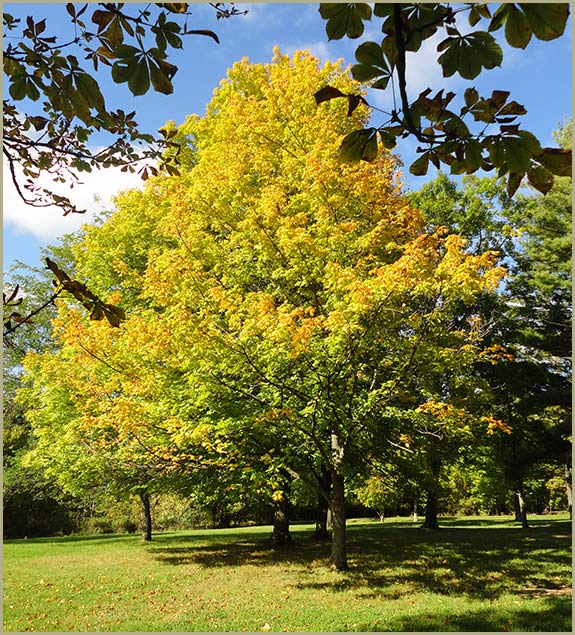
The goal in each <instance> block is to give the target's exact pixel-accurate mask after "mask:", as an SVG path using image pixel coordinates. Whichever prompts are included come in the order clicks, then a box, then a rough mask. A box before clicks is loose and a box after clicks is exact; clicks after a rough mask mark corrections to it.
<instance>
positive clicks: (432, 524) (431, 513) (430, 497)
mask: <svg viewBox="0 0 575 635" xmlns="http://www.w3.org/2000/svg"><path fill="white" fill-rule="evenodd" d="M430 466H431V473H432V475H433V482H432V484H431V487H429V488H428V489H427V501H426V504H425V522H424V523H423V525H422V527H423V528H424V529H439V523H438V522H437V507H438V491H437V490H438V488H439V468H440V466H441V464H440V463H439V461H437V460H432V461H431V463H430Z"/></svg>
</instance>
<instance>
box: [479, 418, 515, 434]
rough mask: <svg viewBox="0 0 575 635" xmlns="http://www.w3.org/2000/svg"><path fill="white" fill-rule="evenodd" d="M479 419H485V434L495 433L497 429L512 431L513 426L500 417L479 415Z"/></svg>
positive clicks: (505, 431)
mask: <svg viewBox="0 0 575 635" xmlns="http://www.w3.org/2000/svg"><path fill="white" fill-rule="evenodd" d="M481 421H485V423H487V434H489V435H493V434H495V432H496V431H497V430H499V431H500V432H504V433H505V434H511V433H512V432H513V428H512V427H511V426H510V425H508V424H506V423H505V422H504V421H501V420H500V419H495V418H494V417H481Z"/></svg>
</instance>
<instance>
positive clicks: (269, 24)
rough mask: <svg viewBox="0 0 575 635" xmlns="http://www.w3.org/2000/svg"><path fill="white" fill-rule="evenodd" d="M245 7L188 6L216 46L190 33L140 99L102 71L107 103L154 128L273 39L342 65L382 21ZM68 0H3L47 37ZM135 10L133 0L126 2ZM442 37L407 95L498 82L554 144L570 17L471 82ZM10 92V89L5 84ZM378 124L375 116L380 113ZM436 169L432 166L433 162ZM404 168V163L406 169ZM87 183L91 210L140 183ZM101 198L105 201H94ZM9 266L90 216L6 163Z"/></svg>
mask: <svg viewBox="0 0 575 635" xmlns="http://www.w3.org/2000/svg"><path fill="white" fill-rule="evenodd" d="M237 6H238V7H239V8H241V9H243V8H247V9H248V10H249V13H248V14H247V15H246V16H238V17H234V18H231V19H229V20H220V21H216V19H215V17H214V12H213V10H212V9H211V8H210V7H209V6H207V5H206V4H205V3H194V4H193V5H192V6H191V10H192V13H193V16H194V20H193V21H192V22H191V23H190V27H191V28H197V29H213V30H214V31H215V32H216V33H217V34H218V37H219V39H220V44H219V45H218V44H217V43H215V42H214V41H213V40H212V39H211V38H208V37H199V36H190V37H188V38H187V39H185V41H184V48H183V51H181V52H178V53H177V55H174V56H173V57H172V58H171V60H170V61H173V63H175V64H176V65H177V66H178V67H179V70H178V73H177V74H176V76H175V78H174V82H173V83H174V89H175V90H174V94H173V95H170V96H166V95H159V94H154V93H149V94H147V95H145V96H143V97H138V98H134V97H133V96H132V95H131V94H130V93H129V91H128V90H127V88H125V87H124V86H116V85H114V84H113V83H112V81H111V79H109V77H107V76H105V75H103V76H102V78H101V80H100V84H101V87H102V90H103V92H104V94H105V95H106V99H107V102H108V105H109V106H112V107H114V108H123V109H124V110H126V111H131V110H136V112H137V116H136V118H137V120H138V121H139V123H140V124H141V126H142V128H144V129H146V130H148V131H156V130H157V129H158V128H160V127H162V126H163V125H164V124H165V122H166V121H167V120H173V121H175V122H176V123H178V124H179V123H181V122H182V121H183V120H184V119H185V118H186V116H187V115H189V114H191V113H198V114H200V115H201V114H203V112H204V110H205V107H206V104H207V103H208V102H209V100H210V98H211V96H212V92H213V90H214V89H215V88H216V87H217V86H218V84H219V82H220V80H221V79H222V78H224V77H225V74H226V69H227V68H229V67H230V66H231V65H232V64H233V62H234V61H236V60H239V59H241V58H243V57H248V58H249V60H250V61H252V62H254V63H265V62H269V61H270V59H271V57H272V49H273V47H274V45H277V46H279V48H280V50H281V52H282V53H288V54H291V53H293V52H294V51H296V50H303V49H308V50H310V51H311V52H312V53H313V54H315V55H316V56H318V57H319V58H320V59H321V60H322V61H326V60H327V59H332V60H333V59H339V58H343V60H344V62H345V63H349V64H352V63H354V51H355V49H356V47H357V46H358V44H360V43H361V42H362V41H366V40H375V41H377V40H378V39H379V32H378V29H379V26H380V21H379V19H375V20H374V21H373V23H372V25H369V26H368V27H367V29H366V32H365V34H364V36H363V37H362V38H361V39H360V40H353V41H352V40H349V39H347V38H346V39H344V40H340V41H333V42H328V40H327V36H326V35H325V22H324V20H322V19H321V17H320V15H319V12H318V7H319V4H317V3H290V4H288V3H255V4H246V3H237ZM64 7H65V3H51V4H32V3H29V4H28V3H17V4H10V3H5V4H4V7H3V8H4V11H5V12H8V13H11V14H12V15H14V16H17V17H22V18H25V17H26V16H27V15H32V16H34V17H35V19H39V18H40V17H46V20H47V29H46V33H47V34H48V35H50V34H55V35H61V36H65V35H66V34H69V29H70V25H69V18H68V14H67V13H66V11H65V8H64ZM127 8H129V5H128V6H127ZM443 37H444V36H443V35H440V36H439V37H438V38H435V39H432V40H430V41H428V42H426V43H425V44H424V47H423V49H422V50H421V51H420V52H419V53H418V54H416V55H415V56H414V57H413V62H412V63H410V62H411V60H409V59H408V77H407V80H408V92H409V94H410V96H413V97H415V96H417V94H418V93H419V92H420V91H421V90H423V89H424V88H426V87H427V86H430V87H431V88H432V89H433V90H434V91H437V90H439V89H441V88H445V89H449V90H454V91H455V92H458V91H462V90H463V89H464V88H466V87H467V86H469V85H473V86H475V87H476V88H477V90H478V91H479V93H480V95H485V96H487V95H489V94H491V91H492V90H494V89H500V90H510V91H511V98H510V99H515V100H516V101H518V102H519V103H521V104H523V105H524V106H525V107H526V108H527V111H528V114H527V115H526V116H525V117H523V118H522V127H523V128H525V129H527V130H530V131H532V132H534V133H535V134H536V135H537V136H538V137H539V139H540V140H541V142H542V144H543V145H549V146H554V145H556V144H555V143H554V141H553V139H552V136H551V132H552V130H553V129H555V128H556V127H557V124H558V123H560V122H561V121H562V120H563V119H564V117H565V116H569V115H570V114H571V108H572V89H571V64H572V50H571V24H569V25H568V27H567V29H566V33H565V34H564V35H563V37H562V38H560V39H558V40H555V41H552V42H540V41H539V40H533V41H532V42H531V43H530V45H529V46H528V47H527V49H526V51H520V50H515V49H512V48H510V47H508V46H507V45H505V44H503V45H502V46H503V50H504V60H503V66H502V67H501V68H498V69H495V70H493V71H488V72H484V73H483V74H482V75H480V76H479V77H478V78H477V79H476V80H475V81H473V82H471V83H469V82H465V81H464V80H461V79H460V78H458V77H456V78H449V79H447V80H446V79H444V78H443V77H442V76H441V69H440V67H439V65H437V64H436V63H435V59H436V52H435V47H436V46H437V44H438V42H439V41H441V39H443ZM5 90H7V88H6V87H5ZM386 99H388V96H387V93H385V94H384V96H383V97H382V96H381V95H379V94H378V95H377V97H376V98H374V100H373V103H374V105H377V106H380V107H381V106H384V105H385V100H386ZM374 123H377V118H376V119H374ZM415 148H416V143H415V142H413V141H412V140H409V139H408V140H405V141H403V142H402V143H401V144H400V145H399V146H398V148H397V152H398V154H399V155H400V156H401V157H402V158H403V160H404V162H405V164H406V166H407V165H409V163H410V162H411V161H413V160H414V158H415V157H416V155H415ZM432 170H433V168H432ZM405 171H406V172H407V167H406V170H405ZM434 174H435V172H434V171H433V172H432V171H430V173H429V174H428V176H427V177H417V178H416V177H409V178H408V177H407V176H406V186H407V187H409V188H411V189H418V188H419V187H420V186H421V185H422V184H423V183H424V182H425V181H426V180H428V179H430V178H433V176H434ZM83 180H84V186H83V187H81V188H76V189H75V190H74V191H73V196H74V197H77V199H73V200H77V202H78V204H79V205H83V206H88V208H89V211H90V213H92V212H97V211H98V210H99V209H102V208H107V207H109V206H110V205H111V203H110V196H112V195H114V194H115V193H116V192H118V191H119V190H121V189H125V188H126V187H134V186H137V185H138V180H137V178H135V177H131V178H127V177H124V176H123V175H121V174H120V173H119V172H114V173H112V172H110V171H101V172H98V173H93V174H92V175H88V176H86V177H84V178H83ZM96 197H97V198H98V199H99V201H100V202H97V200H96ZM3 208H4V210H3V218H4V221H3V227H4V241H3V247H4V248H3V266H4V271H7V270H8V268H9V267H10V265H11V264H12V263H13V261H14V260H16V259H17V260H20V261H23V262H25V263H27V264H30V265H33V266H37V265H39V263H40V248H41V247H42V246H46V245H48V244H56V242H57V237H58V236H60V235H62V234H64V233H67V232H70V231H73V230H75V229H76V228H78V227H79V226H80V225H81V224H82V223H83V222H86V221H88V220H89V216H88V217H86V216H83V217H80V216H75V217H71V216H67V217H62V213H61V212H60V211H59V210H47V209H33V208H28V207H26V206H25V205H24V204H22V203H21V202H20V201H19V200H18V199H17V197H16V196H15V195H14V192H13V191H12V188H10V183H9V176H8V175H7V174H6V171H5V170H4V204H3Z"/></svg>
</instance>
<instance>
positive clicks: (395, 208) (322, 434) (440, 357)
mask: <svg viewBox="0 0 575 635" xmlns="http://www.w3.org/2000/svg"><path fill="white" fill-rule="evenodd" d="M327 84H329V85H331V86H336V87H337V88H339V89H340V90H341V91H342V92H345V93H346V94H348V93H353V92H357V90H359V89H360V86H359V85H358V84H357V83H356V82H354V81H353V80H352V79H351V78H350V76H349V73H348V71H347V70H345V69H344V68H342V66H341V64H339V63H335V64H334V63H327V64H325V65H323V66H321V65H320V63H319V61H318V60H317V59H316V58H314V57H313V56H312V55H310V54H309V53H305V52H304V53H296V54H295V55H294V56H293V57H289V56H286V55H282V54H281V53H280V52H279V51H278V50H276V51H275V52H274V57H273V60H272V62H271V63H269V64H251V63H249V61H248V60H242V61H240V62H238V63H236V64H235V65H234V66H233V67H232V68H231V69H230V70H229V72H228V75H227V77H226V78H225V79H224V80H223V81H222V82H221V84H220V86H219V88H218V89H217V90H216V91H215V93H214V97H213V99H212V101H211V102H210V104H209V106H208V108H207V111H206V113H205V115H204V116H203V117H199V116H191V117H189V118H188V120H187V121H186V122H185V123H184V124H183V125H182V126H180V127H179V128H178V129H177V133H176V134H177V137H178V138H179V139H180V140H185V141H186V143H187V151H186V152H185V153H184V157H185V163H186V166H187V168H186V170H185V171H183V173H182V174H181V175H179V176H173V177H158V178H154V179H152V180H151V181H150V183H149V185H148V187H147V190H146V192H145V193H144V194H143V195H137V196H135V195H133V194H128V195H126V197H124V199H122V198H120V200H119V203H118V205H119V210H120V211H119V213H118V214H116V215H113V216H112V217H111V218H110V219H109V220H108V221H107V222H106V223H104V225H103V226H102V227H101V228H99V229H98V230H96V231H93V232H91V233H90V234H89V240H88V241H87V242H86V243H85V245H84V250H83V251H82V249H80V250H79V252H78V253H79V258H80V260H82V258H84V268H83V269H82V265H80V269H81V270H83V271H84V273H85V275H86V276H88V277H89V276H90V275H92V276H93V277H94V278H95V279H98V278H99V279H100V282H101V285H100V286H99V287H98V285H96V290H97V291H99V292H101V291H102V290H103V288H104V287H106V285H108V287H110V286H111V284H110V280H112V281H114V282H115V284H114V285H113V286H114V294H115V295H113V296H110V298H109V301H112V300H113V301H114V303H115V304H122V303H124V305H125V304H126V303H127V304H128V306H125V308H126V312H127V316H128V319H127V320H126V321H125V322H124V323H123V324H122V325H121V326H120V327H119V328H118V329H112V328H111V327H109V326H107V325H105V324H99V325H94V324H88V323H87V322H85V321H84V322H83V323H82V324H80V322H79V321H78V320H70V319H68V320H66V319H64V320H62V321H61V323H60V328H61V329H63V330H64V332H65V333H67V335H65V338H66V342H67V346H68V349H67V350H68V351H72V350H73V351H75V354H77V356H78V357H77V363H79V364H80V363H84V362H85V361H86V360H87V358H86V355H85V353H82V352H81V351H82V349H85V348H89V350H90V351H91V352H92V353H93V355H91V356H90V364H92V362H94V363H96V362H98V358H99V360H100V361H99V363H100V365H101V366H102V365H104V366H105V364H104V363H103V362H102V360H104V362H106V363H107V364H108V365H109V366H114V367H115V368H118V367H119V371H120V372H114V371H113V370H110V368H108V370H107V371H106V372H105V374H106V376H107V379H106V381H110V382H116V384H117V386H116V388H115V389H114V391H113V392H112V393H111V394H112V399H111V400H108V402H107V403H108V406H107V409H106V412H105V413H104V412H102V408H101V407H100V408H98V404H94V403H92V405H91V406H90V408H89V410H90V412H92V413H93V419H92V421H93V425H95V426H99V428H100V429H103V428H105V425H112V426H116V428H117V430H119V432H117V433H118V434H126V435H127V437H128V438H131V439H133V438H134V437H135V435H136V434H141V432H142V431H135V430H134V426H140V427H142V428H143V429H145V430H147V434H149V433H150V431H151V430H153V426H159V428H161V431H162V433H161V434H160V435H158V434H152V435H151V438H152V439H153V443H158V444H159V446H161V447H162V448H163V449H162V452H163V456H164V458H165V460H166V462H167V464H169V465H173V461H174V460H175V458H174V457H176V456H178V453H181V455H182V456H186V457H188V459H187V460H188V461H189V463H190V464H193V461H191V460H190V456H192V455H193V456H194V460H195V459H197V458H198V457H197V454H198V453H199V454H201V453H202V448H203V450H204V451H205V452H207V453H211V456H213V455H214V454H216V455H219V456H221V457H224V458H225V456H226V455H230V456H232V455H233V461H234V462H235V463H237V461H238V451H237V448H238V447H245V446H246V445H249V443H250V441H249V440H250V439H257V443H258V445H257V447H259V448H260V453H261V454H262V456H265V460H266V461H271V462H275V464H276V465H277V468H278V470H280V469H281V470H282V471H283V472H282V473H283V474H289V475H290V476H291V477H292V478H293V477H295V478H302V479H307V480H309V481H311V482H313V481H314V478H315V476H317V474H319V473H320V472H321V470H322V469H324V470H325V469H327V470H329V471H330V473H331V483H332V488H331V494H330V506H331V509H332V519H333V540H332V555H331V559H332V564H333V566H334V567H336V568H338V569H345V568H346V567H347V555H346V538H345V479H346V476H347V475H348V474H351V473H353V471H354V470H358V469H361V466H362V461H364V460H365V459H366V457H368V456H369V455H370V453H373V452H374V451H377V452H381V451H382V447H383V446H384V445H385V443H384V442H385V441H387V440H388V441H389V442H390V443H395V442H396V441H397V439H398V438H399V437H400V435H401V434H403V433H404V432H405V430H404V429H403V427H404V426H405V425H406V423H405V422H406V421H408V420H409V413H410V412H415V411H416V409H417V408H418V407H420V406H421V405H422V404H425V403H428V402H430V401H432V400H435V401H438V402H442V403H444V402H446V403H448V402H449V400H450V395H451V394H452V392H453V386H452V385H451V384H452V383H453V382H455V380H456V378H457V377H459V376H461V375H463V374H465V373H468V372H469V369H470V365H471V364H472V362H473V360H474V359H475V357H476V356H477V355H478V354H479V353H480V340H481V334H482V325H481V324H480V323H479V321H478V319H477V317H476V316H473V315H472V319H468V318H467V317H465V316H464V315H463V314H462V313H461V311H460V309H461V307H462V306H465V305H468V306H471V305H472V304H473V302H474V301H475V300H476V298H477V297H478V296H479V295H480V294H482V293H489V292H490V291H492V290H494V289H495V288H496V286H497V285H498V283H499V281H500V279H501V277H502V276H503V275H504V271H503V269H502V268H500V267H497V266H496V260H497V255H496V254H494V253H491V252H489V253H485V254H482V255H479V256H477V255H469V254H467V253H466V251H465V243H464V241H463V240H462V239H460V238H459V237H458V236H455V235H448V234H447V232H445V231H443V230H442V229H440V230H438V231H436V232H434V233H427V232H426V230H425V226H424V222H423V219H422V217H421V215H420V213H419V212H418V211H417V210H415V209H413V208H412V207H410V206H409V205H408V204H407V203H406V201H405V199H404V197H403V196H402V191H401V174H400V172H399V170H398V160H397V158H395V157H394V156H393V155H391V154H389V153H383V154H381V155H379V156H378V157H377V158H376V159H375V160H374V161H373V162H370V163H356V164H349V163H345V162H341V161H340V160H339V159H338V153H337V149H338V147H339V145H340V143H341V139H342V137H343V136H344V135H346V134H348V133H349V132H350V131H352V130H354V129H358V128H359V127H361V126H362V125H365V123H366V121H367V119H368V117H369V112H368V110H367V108H366V107H365V105H362V104H360V105H359V106H357V104H353V106H354V109H353V114H352V116H348V112H347V110H348V106H347V105H346V104H345V103H342V100H334V101H331V102H327V103H323V104H321V105H320V106H319V107H317V106H316V103H315V101H314V99H313V94H314V92H316V91H317V90H318V89H320V88H321V87H322V86H325V85H327ZM356 106H357V107H356ZM122 201H124V203H123V202H122ZM126 201H129V205H127V204H126ZM140 214H142V215H143V217H144V218H145V219H147V222H148V221H150V223H151V225H150V229H149V230H148V231H146V232H144V233H145V236H142V235H140V234H139V232H138V230H137V228H136V225H137V219H138V217H139V215H140ZM150 219H151V220H150ZM127 227H131V228H132V229H130V230H129V231H127V229H126V228H127ZM150 236H153V240H150ZM137 241H143V244H145V248H142V249H139V250H138V248H137ZM88 243H89V247H86V245H88ZM106 244H108V245H109V247H110V249H111V250H112V253H113V257H112V258H108V260H107V261H106V262H105V264H104V261H105V252H106V250H105V249H103V248H102V246H103V245H106ZM122 245H123V246H122ZM128 247H129V248H128ZM98 253H99V254H100V256H99V259H98V258H96V259H94V256H93V254H98ZM90 254H92V256H90ZM130 254H131V255H130ZM88 262H89V263H90V264H89V266H87V265H86V263H88ZM96 262H100V264H101V265H102V267H103V268H104V269H106V271H107V277H106V276H103V274H101V273H99V274H96V273H91V272H93V271H94V270H95V263H96ZM96 269H97V267H96ZM95 281H96V282H97V280H95ZM106 281H107V282H106ZM62 310H63V311H64V310H66V311H69V309H68V308H66V309H64V308H63V309H62ZM467 313H469V311H467ZM471 313H472V312H471ZM100 330H101V331H102V333H100V332H99V331H100ZM97 331H98V332H97ZM104 331H107V332H108V333H109V334H108V335H104V334H103V332H104ZM87 340H89V346H88V345H87V343H86V341H87ZM81 359H83V360H84V362H81ZM97 368H98V367H97V364H96V365H95V366H94V372H93V373H92V374H91V375H90V378H89V380H88V381H90V382H96V383H97V382H98V379H97V373H98V372H100V373H101V372H103V371H102V369H101V368H100V370H99V371H98V370H97ZM131 375H133V376H131ZM158 377H159V379H158ZM455 383H457V382H455ZM174 386H177V388H175V387H174ZM80 393H81V391H79V392H78V393H75V394H76V397H74V398H75V399H77V400H79V401H82V400H84V401H83V404H82V405H81V409H82V410H83V411H84V415H83V416H86V414H85V411H86V408H87V406H86V404H87V403H88V397H87V396H86V395H84V396H82V395H81V394H80ZM109 394H110V393H109ZM138 409H140V410H138ZM135 422H136V423H135ZM454 425H457V423H455V424H454ZM122 431H123V432H122ZM146 438H148V437H146ZM150 443H152V441H150ZM253 447H255V446H253ZM253 447H252V450H253ZM253 454H254V452H253V451H252V454H251V456H253ZM198 460H201V459H198ZM170 461H171V462H170ZM222 464H225V462H224V463H219V465H222ZM316 480H317V479H316ZM318 487H319V485H318ZM323 493H324V494H325V495H327V492H325V491H323ZM275 496H276V498H278V497H281V492H279V493H278V491H277V488H276V494H275Z"/></svg>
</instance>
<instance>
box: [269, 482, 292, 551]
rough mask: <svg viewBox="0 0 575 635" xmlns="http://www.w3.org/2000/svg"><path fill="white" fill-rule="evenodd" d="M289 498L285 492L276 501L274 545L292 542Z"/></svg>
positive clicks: (281, 545) (279, 545)
mask: <svg viewBox="0 0 575 635" xmlns="http://www.w3.org/2000/svg"><path fill="white" fill-rule="evenodd" d="M288 512H289V500H288V497H287V496H286V495H285V493H284V492H282V493H281V497H280V498H278V499H277V500H276V501H274V530H273V533H272V538H271V541H272V545H273V546H274V547H283V546H284V545H288V544H290V543H291V541H292V540H291V534H290V530H289V514H288Z"/></svg>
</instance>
